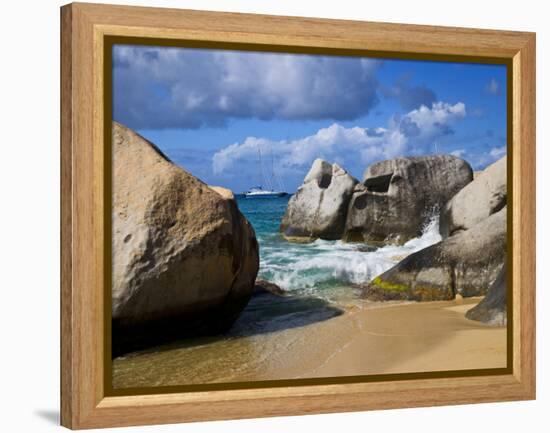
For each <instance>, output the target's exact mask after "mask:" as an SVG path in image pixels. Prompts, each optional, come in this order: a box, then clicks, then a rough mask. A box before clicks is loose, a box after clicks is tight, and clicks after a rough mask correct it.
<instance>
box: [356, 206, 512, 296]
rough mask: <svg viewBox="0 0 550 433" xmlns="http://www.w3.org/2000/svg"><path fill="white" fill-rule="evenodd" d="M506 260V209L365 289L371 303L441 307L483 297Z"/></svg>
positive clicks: (418, 255) (418, 254) (407, 260)
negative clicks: (458, 297) (461, 299)
mask: <svg viewBox="0 0 550 433" xmlns="http://www.w3.org/2000/svg"><path fill="white" fill-rule="evenodd" d="M505 257H506V207H505V208H503V209H502V210H501V211H499V212H497V213H495V214H493V215H491V216H490V217H489V218H486V219H485V220H483V221H482V222H480V223H478V224H476V225H475V226H474V227H472V228H471V229H469V230H467V231H464V232H461V233H457V234H456V235H454V236H451V237H449V238H447V239H444V240H443V241H441V242H438V243H437V244H434V245H431V246H429V247H427V248H424V249H423V250H420V251H417V252H416V253H413V254H411V255H410V256H408V257H406V258H405V259H403V260H402V261H401V262H399V263H398V264H397V265H395V266H394V267H393V268H391V269H389V270H388V271H386V272H384V273H383V274H381V275H379V276H377V277H376V278H374V279H373V280H372V281H371V282H370V283H368V284H366V285H365V287H364V288H363V291H362V296H363V297H365V298H368V299H371V300H377V301H380V300H414V301H437V300H450V299H454V297H455V295H456V294H457V293H458V294H460V295H462V296H463V297H469V296H481V295H485V294H486V293H487V290H488V288H489V287H490V286H491V284H492V283H493V281H495V279H496V278H497V275H498V272H499V271H500V269H501V267H502V264H503V263H504V260H505Z"/></svg>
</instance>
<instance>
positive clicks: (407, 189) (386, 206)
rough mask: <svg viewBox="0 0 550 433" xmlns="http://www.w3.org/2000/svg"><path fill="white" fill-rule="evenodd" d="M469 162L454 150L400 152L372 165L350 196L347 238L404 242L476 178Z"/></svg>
mask: <svg viewBox="0 0 550 433" xmlns="http://www.w3.org/2000/svg"><path fill="white" fill-rule="evenodd" d="M472 178H473V174H472V168H471V167H470V165H469V164H468V163H467V162H466V161H464V160H462V159H460V158H457V157H455V156H452V155H431V156H421V157H411V158H397V159H391V160H387V161H381V162H377V163H375V164H373V165H371V166H370V167H368V169H367V171H366V172H365V176H364V180H363V182H362V183H360V184H358V185H357V186H356V187H355V190H354V192H353V195H352V197H351V200H350V204H349V208H348V213H347V219H346V227H345V230H344V239H345V240H346V241H348V242H368V243H371V244H379V245H384V244H398V245H400V244H403V243H405V242H406V241H408V240H409V239H412V238H415V237H418V236H420V235H421V234H422V229H423V228H424V226H425V225H426V223H427V222H428V220H429V218H430V217H431V216H433V214H434V212H436V211H438V209H439V208H440V207H442V206H443V205H444V204H445V203H446V202H447V201H448V200H449V199H451V197H453V196H454V195H455V194H456V193H457V192H458V191H460V190H461V189H462V188H463V187H464V186H466V185H467V184H468V183H469V182H471V181H472Z"/></svg>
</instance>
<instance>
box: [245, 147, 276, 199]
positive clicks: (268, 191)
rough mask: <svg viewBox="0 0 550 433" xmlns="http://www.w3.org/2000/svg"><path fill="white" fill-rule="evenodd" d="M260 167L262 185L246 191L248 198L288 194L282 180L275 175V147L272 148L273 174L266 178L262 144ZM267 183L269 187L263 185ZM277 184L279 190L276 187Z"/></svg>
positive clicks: (259, 158)
mask: <svg viewBox="0 0 550 433" xmlns="http://www.w3.org/2000/svg"><path fill="white" fill-rule="evenodd" d="M258 167H259V177H260V185H259V186H254V187H252V188H250V189H249V190H248V191H246V192H245V193H244V195H245V197H246V198H273V197H283V196H285V195H287V193H286V192H284V188H283V187H282V184H281V181H280V180H279V178H278V177H277V176H275V170H274V163H273V149H271V176H270V177H269V178H267V179H266V177H265V176H264V170H263V162H262V151H261V149H260V146H258ZM266 184H267V188H264V187H263V185H266ZM275 185H277V187H278V190H276V189H275Z"/></svg>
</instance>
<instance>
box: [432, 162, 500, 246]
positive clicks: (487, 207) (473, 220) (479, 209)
mask: <svg viewBox="0 0 550 433" xmlns="http://www.w3.org/2000/svg"><path fill="white" fill-rule="evenodd" d="M506 163H507V159H506V157H503V158H502V159H500V160H498V161H497V162H495V163H494V164H492V165H490V166H489V167H487V168H486V169H485V170H483V171H482V172H481V173H480V174H479V175H478V176H476V177H475V179H474V180H473V181H472V182H471V183H469V184H468V185H466V186H465V187H464V188H462V189H461V190H460V191H459V192H458V193H457V194H456V195H455V196H454V197H453V198H452V199H451V200H450V201H449V202H447V204H446V205H445V206H444V207H443V208H442V210H441V215H440V220H439V230H440V232H441V235H442V236H443V237H447V236H451V235H453V234H454V233H457V232H459V231H461V230H468V229H469V228H471V227H473V226H474V225H476V224H477V223H478V222H480V221H482V220H484V219H485V218H487V217H488V216H490V215H492V214H494V213H495V212H498V211H499V210H500V209H502V208H503V207H504V206H506Z"/></svg>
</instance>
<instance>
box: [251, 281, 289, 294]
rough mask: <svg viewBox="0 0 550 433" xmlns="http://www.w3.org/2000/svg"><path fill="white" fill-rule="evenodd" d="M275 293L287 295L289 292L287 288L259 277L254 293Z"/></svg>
mask: <svg viewBox="0 0 550 433" xmlns="http://www.w3.org/2000/svg"><path fill="white" fill-rule="evenodd" d="M265 294H270V295H275V296H285V295H286V294H287V292H286V290H284V289H282V288H280V287H279V286H278V285H277V284H274V283H272V282H270V281H266V280H262V279H257V280H256V284H255V285H254V295H265Z"/></svg>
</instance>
